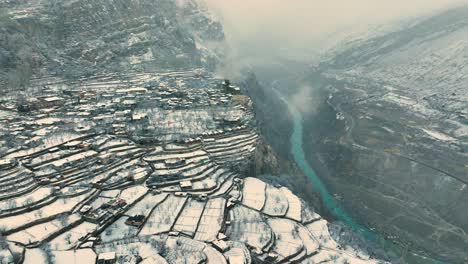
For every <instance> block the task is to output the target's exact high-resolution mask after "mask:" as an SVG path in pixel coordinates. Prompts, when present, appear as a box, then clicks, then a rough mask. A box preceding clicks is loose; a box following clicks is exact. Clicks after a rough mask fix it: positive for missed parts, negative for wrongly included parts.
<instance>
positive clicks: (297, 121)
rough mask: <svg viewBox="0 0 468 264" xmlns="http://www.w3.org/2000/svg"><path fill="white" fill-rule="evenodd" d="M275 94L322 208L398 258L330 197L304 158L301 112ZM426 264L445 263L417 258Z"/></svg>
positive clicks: (389, 245)
mask: <svg viewBox="0 0 468 264" xmlns="http://www.w3.org/2000/svg"><path fill="white" fill-rule="evenodd" d="M274 91H275V93H276V94H277V95H278V97H279V98H280V99H281V100H282V101H284V102H285V103H286V104H287V105H288V109H289V112H290V114H291V116H292V118H293V120H292V123H293V128H292V134H291V137H290V144H291V153H292V154H293V157H294V161H295V162H296V164H297V166H298V167H299V169H300V170H301V171H302V172H303V173H304V174H305V175H306V176H307V177H308V178H309V179H310V180H311V182H312V184H313V186H314V188H315V190H316V191H318V193H319V194H320V197H321V199H322V202H323V204H324V206H325V207H326V208H327V209H328V210H329V212H330V213H331V214H332V215H333V216H334V217H335V218H336V219H337V220H338V221H340V222H343V223H344V224H345V225H346V226H347V227H349V228H350V229H351V230H353V231H354V232H356V233H357V234H359V235H360V236H362V237H363V238H365V239H366V240H368V241H370V242H373V243H376V244H380V245H382V248H383V249H384V250H385V251H386V252H387V253H388V254H389V255H393V256H398V253H396V252H400V251H401V248H399V247H398V246H397V245H395V244H394V243H392V242H391V241H388V240H386V239H385V238H383V237H382V236H380V235H379V234H377V233H375V232H373V231H371V230H370V229H368V228H367V227H365V226H363V225H361V224H359V223H357V222H356V221H355V220H354V219H353V217H352V216H351V215H349V214H348V213H347V212H346V211H345V210H344V209H343V208H342V207H341V206H340V205H339V204H338V202H337V201H336V199H335V198H334V197H333V196H332V195H331V193H330V192H329V191H328V189H327V187H326V186H325V184H324V182H323V181H322V180H321V179H320V177H319V176H318V175H317V174H316V173H315V171H314V169H313V168H312V167H311V166H310V165H309V163H308V161H307V159H306V157H305V152H304V149H303V138H304V137H303V131H304V129H303V123H302V122H303V117H302V114H301V112H300V111H299V110H298V109H297V108H296V107H295V106H294V105H292V104H291V103H290V102H289V101H288V100H287V99H285V98H284V96H283V95H282V94H281V93H280V92H278V91H277V90H275V89H274ZM412 254H414V255H417V254H416V253H415V252H412ZM419 257H421V258H423V259H425V261H427V263H434V264H442V263H446V262H442V261H440V260H437V259H434V258H430V257H427V256H419ZM404 259H405V257H404V256H402V257H401V258H400V260H401V261H402V262H404V263H406V261H405V260H404Z"/></svg>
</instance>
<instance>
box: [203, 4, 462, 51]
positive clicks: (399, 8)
mask: <svg viewBox="0 0 468 264" xmlns="http://www.w3.org/2000/svg"><path fill="white" fill-rule="evenodd" d="M206 1H207V2H208V4H209V6H210V7H211V8H212V10H214V11H215V12H216V13H217V14H218V16H220V17H221V18H222V20H223V23H224V26H225V31H226V35H227V38H228V41H229V43H230V44H231V52H234V53H236V55H237V56H241V57H242V56H244V57H246V56H247V57H248V56H252V55H258V56H262V55H266V54H269V53H290V54H291V55H293V53H295V54H294V55H297V54H302V53H301V52H303V53H304V54H311V53H312V52H317V53H319V52H320V49H323V48H326V46H327V45H330V44H329V42H333V40H332V39H333V38H334V36H337V35H340V34H341V35H342V34H348V32H351V31H358V32H360V31H364V30H365V28H367V27H368V26H369V25H376V24H381V25H384V26H387V25H389V24H391V23H390V21H395V20H397V21H398V20H402V19H408V18H414V17H420V16H422V15H428V14H431V13H433V12H437V11H440V10H443V9H447V8H450V7H453V6H456V5H459V4H465V3H466V4H468V0H392V1H390V0H325V1H324V0H243V1H240V0H237V1H235V0H206ZM324 46H325V47H324ZM296 57H297V56H296Z"/></svg>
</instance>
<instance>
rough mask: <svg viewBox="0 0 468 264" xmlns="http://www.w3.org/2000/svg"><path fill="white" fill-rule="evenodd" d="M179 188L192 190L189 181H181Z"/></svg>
mask: <svg viewBox="0 0 468 264" xmlns="http://www.w3.org/2000/svg"><path fill="white" fill-rule="evenodd" d="M180 188H181V189H182V190H188V189H192V182H191V181H181V182H180Z"/></svg>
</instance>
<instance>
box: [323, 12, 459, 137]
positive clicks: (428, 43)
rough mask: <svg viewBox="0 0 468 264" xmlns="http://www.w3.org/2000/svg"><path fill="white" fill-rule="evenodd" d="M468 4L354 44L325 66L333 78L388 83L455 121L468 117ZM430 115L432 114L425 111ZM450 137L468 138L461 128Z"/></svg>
mask: <svg viewBox="0 0 468 264" xmlns="http://www.w3.org/2000/svg"><path fill="white" fill-rule="evenodd" d="M467 36H468V6H464V7H460V8H457V9H452V10H448V11H445V12H443V13H440V14H438V15H436V16H433V17H430V18H427V19H425V20H423V21H420V22H418V23H416V24H414V25H411V26H409V27H406V28H404V29H401V30H396V31H392V32H390V33H388V34H383V35H380V36H376V37H371V38H369V39H367V40H365V41H362V40H360V41H359V42H358V44H356V42H353V41H350V42H348V43H347V44H346V43H345V44H342V45H341V46H339V49H335V50H333V52H332V53H330V54H328V56H326V57H325V58H327V59H326V60H324V61H323V62H322V63H321V65H320V66H321V68H322V69H324V68H325V69H326V72H327V73H329V74H332V75H335V74H336V75H339V76H340V77H341V78H349V79H355V80H361V81H362V80H364V79H366V80H368V81H371V82H377V83H383V84H388V85H390V86H391V87H392V88H393V89H396V90H399V91H400V92H402V93H404V94H405V96H408V97H410V98H412V100H415V102H417V103H419V104H421V105H425V106H427V107H429V108H431V109H434V110H438V111H440V113H442V114H441V115H435V117H436V118H441V117H442V116H446V115H448V116H450V118H453V119H457V120H458V119H460V118H462V119H464V120H465V121H466V118H467V117H468V105H467V102H468V38H467ZM422 112H424V113H422V114H427V115H432V114H431V113H429V112H428V111H422ZM449 133H451V134H452V136H454V137H466V136H468V129H466V127H463V126H460V127H458V129H454V130H452V131H450V132H449Z"/></svg>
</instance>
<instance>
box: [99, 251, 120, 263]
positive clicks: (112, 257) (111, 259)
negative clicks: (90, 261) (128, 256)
mask: <svg viewBox="0 0 468 264" xmlns="http://www.w3.org/2000/svg"><path fill="white" fill-rule="evenodd" d="M116 261H117V255H116V253H115V252H105V253H101V254H99V255H98V258H97V262H96V263H97V264H114V263H116Z"/></svg>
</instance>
